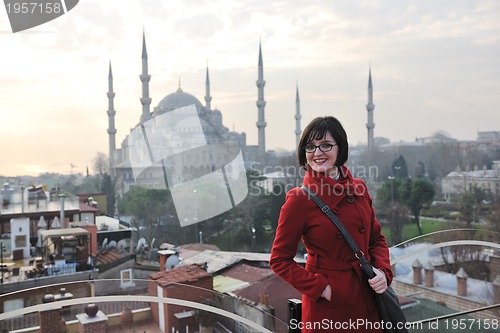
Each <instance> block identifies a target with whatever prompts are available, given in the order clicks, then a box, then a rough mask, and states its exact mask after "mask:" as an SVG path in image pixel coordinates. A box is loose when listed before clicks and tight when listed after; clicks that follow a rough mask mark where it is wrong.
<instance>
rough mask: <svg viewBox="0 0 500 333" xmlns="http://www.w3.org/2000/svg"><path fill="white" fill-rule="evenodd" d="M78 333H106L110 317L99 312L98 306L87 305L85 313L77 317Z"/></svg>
mask: <svg viewBox="0 0 500 333" xmlns="http://www.w3.org/2000/svg"><path fill="white" fill-rule="evenodd" d="M76 319H78V333H106V332H107V326H108V317H107V316H106V315H105V314H104V313H102V311H100V310H99V308H98V306H97V305H96V304H92V303H91V304H87V306H86V307H85V313H80V314H77V315H76Z"/></svg>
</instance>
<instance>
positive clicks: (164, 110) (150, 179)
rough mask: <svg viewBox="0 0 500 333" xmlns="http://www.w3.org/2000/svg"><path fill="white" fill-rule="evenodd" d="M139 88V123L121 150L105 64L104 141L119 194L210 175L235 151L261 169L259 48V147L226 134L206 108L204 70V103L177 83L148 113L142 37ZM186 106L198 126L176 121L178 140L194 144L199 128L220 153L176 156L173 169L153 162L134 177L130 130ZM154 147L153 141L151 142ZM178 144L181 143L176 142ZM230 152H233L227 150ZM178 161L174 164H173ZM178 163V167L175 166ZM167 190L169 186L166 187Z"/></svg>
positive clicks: (262, 133) (262, 119)
mask: <svg viewBox="0 0 500 333" xmlns="http://www.w3.org/2000/svg"><path fill="white" fill-rule="evenodd" d="M140 80H141V84H142V96H141V98H140V101H141V105H142V112H141V114H140V117H139V122H138V124H137V125H136V126H135V127H134V128H133V129H132V130H131V132H130V133H129V134H128V135H127V136H126V137H125V139H124V140H123V141H122V142H121V145H120V147H117V146H116V138H115V136H116V132H117V129H116V128H115V115H116V111H115V109H114V97H115V93H114V91H113V73H112V68H111V63H110V66H109V75H108V93H107V96H108V110H107V115H108V130H107V132H108V138H109V164H110V170H111V173H112V174H113V175H114V177H115V179H116V184H117V192H118V195H122V194H124V193H126V192H127V191H128V190H129V189H130V188H131V187H132V186H135V185H140V186H143V187H148V188H165V185H166V182H167V183H169V184H175V183H180V182H183V181H186V180H191V179H194V178H197V177H200V176H203V175H204V174H207V173H209V172H210V171H213V170H214V168H217V167H218V166H220V165H218V163H219V164H220V162H221V161H227V160H228V156H226V155H228V154H232V153H233V152H234V151H236V148H239V150H240V151H241V153H242V155H243V158H244V161H245V163H246V165H248V166H255V165H266V161H267V160H268V152H267V151H266V148H265V128H266V125H267V123H266V121H265V105H266V102H265V100H264V86H265V81H264V69H263V60H262V49H261V46H260V45H259V60H258V80H257V82H256V85H257V102H256V105H257V111H258V121H257V123H256V126H257V130H258V145H247V142H246V133H244V132H241V133H240V132H235V131H231V130H229V128H227V127H226V126H224V124H223V117H222V113H221V111H220V110H219V109H217V108H213V107H212V105H211V101H212V96H211V94H210V77H209V70H208V67H207V70H206V80H205V96H204V102H205V103H203V104H202V103H201V102H200V100H199V99H198V98H196V97H195V96H193V95H192V94H190V93H188V92H185V91H184V90H183V89H182V87H181V85H180V82H179V87H178V89H177V90H176V91H175V92H173V93H171V94H168V95H167V96H165V97H164V98H163V99H162V100H161V101H160V102H159V103H158V105H157V106H156V107H154V109H153V110H152V111H151V101H152V99H151V97H150V96H149V83H150V80H151V75H149V72H148V54H147V48H146V39H145V36H144V35H143V45H142V73H141V75H140ZM186 107H191V108H193V107H194V108H195V109H196V113H197V118H198V119H199V122H195V123H193V122H192V121H191V122H190V121H189V120H184V121H179V122H178V124H177V125H176V130H177V131H182V132H183V137H185V138H186V140H191V141H193V140H194V139H193V137H195V136H196V135H197V134H199V128H198V127H199V126H200V125H201V128H202V131H203V134H204V138H203V140H204V143H206V144H207V145H214V146H215V145H218V147H221V146H224V147H225V149H215V150H211V151H210V153H207V152H199V153H194V154H191V156H184V157H181V156H177V160H179V159H182V161H180V162H181V164H182V168H178V167H177V168H176V167H175V164H176V161H175V160H173V159H170V160H167V161H163V162H162V163H163V164H162V163H152V164H151V165H150V166H149V167H147V168H145V169H144V170H142V172H141V173H140V174H139V175H138V174H137V173H135V174H134V172H135V170H134V165H133V163H131V148H130V147H129V145H130V144H131V143H133V137H132V136H131V134H132V133H133V132H134V130H135V131H136V132H137V130H139V129H141V128H142V129H144V127H145V125H147V124H148V123H151V121H156V120H157V119H160V118H161V116H162V115H166V114H169V113H172V112H173V111H174V110H179V109H180V110H182V109H183V108H186ZM151 144H153V145H154V143H151ZM179 144H182V143H179ZM232 148H234V149H232ZM177 162H179V161H177ZM177 164H178V163H177ZM167 186H168V185H167Z"/></svg>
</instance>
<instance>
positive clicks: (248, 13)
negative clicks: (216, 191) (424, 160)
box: [0, 0, 500, 176]
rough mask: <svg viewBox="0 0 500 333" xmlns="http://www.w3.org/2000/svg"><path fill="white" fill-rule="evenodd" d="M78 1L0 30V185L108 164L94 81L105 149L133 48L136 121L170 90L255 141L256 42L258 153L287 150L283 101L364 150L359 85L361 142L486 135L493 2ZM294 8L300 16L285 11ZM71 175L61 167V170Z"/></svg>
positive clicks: (497, 67) (125, 94) (499, 83)
mask: <svg viewBox="0 0 500 333" xmlns="http://www.w3.org/2000/svg"><path fill="white" fill-rule="evenodd" d="M288 4H289V2H287V1H281V2H277V1H271V2H269V1H260V0H255V1H240V2H237V3H234V2H231V1H228V0H220V1H216V2H212V3H208V2H206V1H202V0H196V1H190V2H189V3H186V2H182V1H168V2H167V1H162V2H160V1H158V2H146V1H138V0H137V1H130V3H127V5H124V4H123V3H121V2H119V1H112V0H110V1H97V0H87V1H84V2H80V3H79V4H78V6H76V7H75V8H74V9H73V10H72V11H71V12H68V14H66V15H64V16H62V17H60V18H58V19H56V20H54V21H51V22H49V23H47V24H45V25H42V26H39V27H36V28H34V29H31V30H27V31H25V32H20V33H17V34H12V33H10V32H8V30H9V27H8V18H7V15H6V13H5V11H3V12H2V11H0V12H1V15H0V31H2V34H0V38H1V43H2V46H3V47H2V48H3V49H4V50H8V51H4V60H3V61H2V65H1V66H2V67H1V70H2V76H1V80H2V84H1V88H0V108H1V110H2V111H1V112H2V116H1V119H0V131H1V133H2V137H3V140H2V142H3V145H2V148H3V149H2V150H3V151H2V156H3V158H2V160H1V162H0V175H4V176H16V175H36V174H38V173H40V172H59V173H69V172H70V171H72V172H82V173H84V172H85V170H86V168H87V167H89V168H90V169H91V168H92V165H91V163H92V159H93V158H94V157H95V155H96V153H97V152H104V153H106V154H107V153H108V148H107V147H108V135H107V132H106V130H107V126H108V124H107V120H108V119H107V114H106V111H107V106H108V105H107V104H108V100H107V96H106V93H107V84H108V82H107V76H108V68H109V63H110V62H111V65H112V69H113V78H114V92H115V94H116V96H115V99H114V103H115V110H116V129H117V130H118V132H117V134H116V139H117V140H116V141H117V143H121V142H122V140H123V139H124V138H125V136H126V135H127V134H128V133H129V130H130V129H131V128H133V127H134V126H135V125H136V124H137V123H138V121H139V118H140V115H141V103H140V101H139V98H140V97H141V82H140V80H139V75H140V73H141V50H142V35H143V32H144V33H145V35H146V41H147V47H148V57H149V72H150V74H151V81H150V96H151V97H152V103H151V105H152V109H154V107H155V106H156V105H157V104H158V103H159V102H160V100H161V99H162V98H163V97H165V96H166V95H168V94H170V93H172V92H174V91H175V90H176V89H177V88H178V85H179V81H180V84H181V87H182V89H183V90H184V91H185V92H188V93H190V94H193V95H194V96H196V97H197V98H198V99H199V100H200V102H202V104H204V100H203V96H204V95H205V91H204V89H205V84H204V83H205V73H206V66H207V65H208V68H209V71H210V82H211V96H212V107H215V108H218V109H220V110H221V112H222V115H223V122H224V125H225V126H226V127H228V128H230V129H231V130H233V129H234V130H235V131H237V132H245V133H246V135H247V144H249V145H256V144H257V127H256V125H255V123H256V121H257V106H256V104H255V103H256V101H257V86H256V84H255V81H256V80H257V60H258V47H259V42H260V43H261V44H262V54H263V63H264V80H265V81H266V86H265V95H264V98H265V100H266V102H267V105H266V108H265V117H266V119H265V120H266V122H267V127H266V147H267V149H286V150H293V149H295V147H294V145H295V134H294V131H295V119H294V116H295V93H296V87H297V85H298V87H299V94H300V100H301V106H300V109H301V113H302V123H301V127H302V128H303V127H304V126H305V125H306V124H307V122H308V121H309V120H311V119H312V118H314V117H316V116H322V115H334V116H337V117H338V118H339V119H340V120H341V122H342V123H343V124H344V126H345V127H346V130H347V132H348V135H349V139H350V144H351V145H357V144H360V143H363V144H366V142H367V129H366V122H367V111H366V104H367V101H368V98H367V93H368V91H367V88H368V72H369V69H370V68H371V72H372V80H373V102H374V104H375V109H374V123H375V128H374V133H375V137H388V138H390V139H391V141H392V142H398V141H408V142H414V141H415V138H416V137H427V136H430V135H432V134H433V133H434V132H436V131H444V132H446V133H448V134H449V135H450V136H452V137H453V138H456V139H460V140H475V139H476V136H477V132H478V131H492V130H499V129H500V128H498V105H499V104H500V94H499V93H498V90H499V88H500V64H499V62H498V60H497V58H498V54H500V23H498V22H497V21H498V20H497V18H498V13H500V4H499V3H497V2H494V1H472V0H470V1H462V2H459V3H457V2H456V1H451V0H449V1H441V2H439V4H435V3H413V2H412V1H398V2H397V3H395V2H394V1H380V2H376V3H373V2H369V1H352V2H340V1H315V2H309V1H308V2H306V1H299V2H294V3H293V4H294V5H293V6H288ZM296 4H300V6H297V5H296ZM72 165H74V166H75V167H72Z"/></svg>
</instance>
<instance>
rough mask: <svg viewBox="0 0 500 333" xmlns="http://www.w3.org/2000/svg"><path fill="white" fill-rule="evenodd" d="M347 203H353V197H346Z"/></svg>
mask: <svg viewBox="0 0 500 333" xmlns="http://www.w3.org/2000/svg"><path fill="white" fill-rule="evenodd" d="M347 202H348V203H353V202H354V195H350V196H348V197H347Z"/></svg>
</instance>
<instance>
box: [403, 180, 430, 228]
mask: <svg viewBox="0 0 500 333" xmlns="http://www.w3.org/2000/svg"><path fill="white" fill-rule="evenodd" d="M399 191H400V195H401V199H402V201H403V203H404V204H405V205H406V206H408V208H409V209H410V211H411V213H412V214H413V220H414V222H415V224H416V225H417V228H418V233H419V234H420V235H422V226H421V225H420V211H421V210H422V208H423V207H424V205H426V204H429V203H430V202H431V201H432V199H433V198H434V193H435V190H434V185H433V184H432V183H430V182H428V181H426V180H424V179H422V178H416V179H410V178H408V179H406V180H405V181H404V182H403V183H402V185H401V187H400V188H399Z"/></svg>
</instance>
